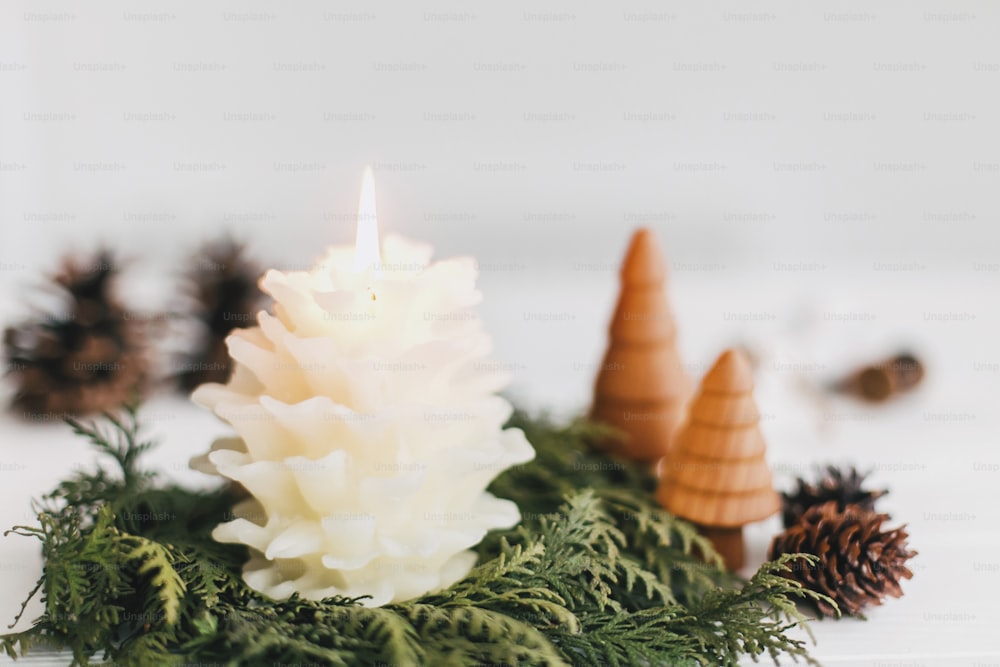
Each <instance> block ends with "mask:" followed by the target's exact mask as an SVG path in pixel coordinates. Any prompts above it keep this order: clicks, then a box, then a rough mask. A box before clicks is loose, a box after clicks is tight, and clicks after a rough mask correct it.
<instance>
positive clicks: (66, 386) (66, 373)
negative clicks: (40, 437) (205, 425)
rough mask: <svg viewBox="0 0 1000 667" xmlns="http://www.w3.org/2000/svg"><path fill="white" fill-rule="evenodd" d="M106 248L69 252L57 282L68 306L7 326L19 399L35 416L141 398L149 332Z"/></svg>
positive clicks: (73, 412)
mask: <svg viewBox="0 0 1000 667" xmlns="http://www.w3.org/2000/svg"><path fill="white" fill-rule="evenodd" d="M117 270H118V269H117V266H116V264H115V262H114V259H113V258H112V256H111V254H110V253H109V252H107V251H102V252H100V253H98V254H97V255H96V257H95V259H94V261H92V262H90V263H86V262H80V261H79V260H76V259H71V258H66V259H65V260H64V262H63V268H62V271H61V273H60V274H59V275H57V276H56V277H55V278H54V280H53V282H54V283H55V285H56V286H58V288H59V290H60V291H61V293H62V296H64V297H65V300H66V303H65V313H64V314H58V315H56V314H53V315H49V316H47V317H46V318H45V319H43V320H40V321H31V322H25V323H22V324H20V325H19V326H16V327H11V328H8V329H6V330H5V331H4V338H3V345H4V353H5V355H6V357H7V359H8V368H9V372H10V375H11V376H12V377H13V378H14V380H15V382H16V383H17V393H16V394H15V396H14V400H13V405H14V407H15V408H18V409H20V410H22V411H23V412H24V415H25V416H27V417H30V418H31V419H38V418H40V417H52V416H65V415H85V414H90V413H95V412H103V411H107V410H114V409H116V408H117V407H119V406H120V405H121V404H122V403H126V402H128V401H131V400H133V399H134V398H135V395H136V393H137V392H139V391H141V389H142V387H143V386H144V384H145V380H146V376H147V367H148V362H147V360H146V355H145V341H144V338H143V332H142V331H141V329H140V328H139V327H138V325H137V324H136V322H135V321H134V320H133V318H131V317H129V316H128V313H127V311H126V309H125V308H124V306H122V305H121V304H120V303H119V302H118V300H117V298H116V296H115V294H114V290H113V288H112V283H113V282H114V278H115V276H116V274H117Z"/></svg>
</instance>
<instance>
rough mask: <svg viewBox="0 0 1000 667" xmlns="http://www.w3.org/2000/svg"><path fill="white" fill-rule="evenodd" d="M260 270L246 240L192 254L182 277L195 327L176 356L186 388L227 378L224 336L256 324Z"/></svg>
mask: <svg viewBox="0 0 1000 667" xmlns="http://www.w3.org/2000/svg"><path fill="white" fill-rule="evenodd" d="M261 273H263V270H262V269H260V268H259V267H258V266H257V265H256V264H254V263H253V262H251V261H250V260H248V259H247V258H246V256H245V252H244V246H243V245H242V244H241V243H238V242H237V241H235V240H234V239H232V238H228V237H226V238H221V239H218V240H215V241H212V242H209V243H206V244H205V245H204V246H203V247H202V248H201V250H200V251H199V252H198V253H197V254H196V256H195V258H194V261H193V262H192V263H191V266H190V268H189V270H188V273H187V276H186V281H187V291H188V293H189V295H190V296H191V297H193V300H194V302H195V303H194V307H193V312H192V316H193V319H196V320H197V322H198V328H199V331H198V334H197V339H196V341H195V343H194V345H193V346H192V349H191V350H189V351H188V352H187V353H186V354H185V355H184V357H183V358H182V359H181V360H180V369H179V372H178V373H177V378H176V379H177V383H178V388H179V389H181V390H182V391H184V392H189V391H191V390H193V389H195V388H196V387H198V386H199V385H201V384H204V383H206V382H220V383H224V382H226V381H227V380H228V379H229V373H230V371H231V361H230V358H229V349H228V348H227V347H226V337H227V336H229V334H230V332H231V331H232V330H233V329H237V328H243V327H249V326H253V325H254V323H255V321H256V316H257V312H258V311H259V310H261V308H262V307H263V305H264V302H265V297H264V294H263V293H262V292H261V291H260V288H259V287H258V286H257V280H258V279H259V278H260V275H261Z"/></svg>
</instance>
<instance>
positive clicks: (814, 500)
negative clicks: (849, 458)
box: [781, 465, 889, 528]
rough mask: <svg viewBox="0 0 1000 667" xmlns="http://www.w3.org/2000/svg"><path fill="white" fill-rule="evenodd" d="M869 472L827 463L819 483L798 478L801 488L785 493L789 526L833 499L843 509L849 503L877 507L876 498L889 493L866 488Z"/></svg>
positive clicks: (784, 515) (783, 515)
mask: <svg viewBox="0 0 1000 667" xmlns="http://www.w3.org/2000/svg"><path fill="white" fill-rule="evenodd" d="M867 476H868V473H859V472H858V470H857V468H855V467H853V466H852V467H850V468H847V469H841V468H838V467H837V466H832V465H830V466H827V467H826V471H825V474H824V476H823V477H822V478H821V479H820V480H819V481H818V482H815V483H812V482H806V481H805V480H804V479H802V478H801V477H799V478H797V479H796V480H795V481H796V484H797V487H796V488H795V489H794V490H793V491H792V492H791V493H782V494H781V500H782V513H781V518H782V521H783V522H784V524H785V528H791V527H792V526H794V525H795V524H797V523H798V522H799V520H800V519H801V518H802V515H803V514H805V512H806V510H808V509H809V508H810V507H814V506H816V505H822V504H823V503H825V502H829V501H831V500H835V501H837V507H838V508H839V509H841V510H843V509H844V508H845V507H847V506H848V505H858V506H860V507H862V508H864V509H866V510H868V511H870V512H871V511H874V510H875V501H876V500H878V499H879V498H881V497H882V496H884V495H886V494H887V493H889V492H888V491H886V490H885V489H878V490H868V489H864V488H862V487H863V486H864V483H865V478H866V477H867Z"/></svg>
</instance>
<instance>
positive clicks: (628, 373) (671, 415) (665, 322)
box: [591, 228, 691, 461]
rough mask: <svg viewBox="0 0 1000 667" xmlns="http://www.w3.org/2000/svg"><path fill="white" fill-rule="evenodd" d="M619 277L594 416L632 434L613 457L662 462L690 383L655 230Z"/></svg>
mask: <svg viewBox="0 0 1000 667" xmlns="http://www.w3.org/2000/svg"><path fill="white" fill-rule="evenodd" d="M620 276H621V292H620V294H619V296H618V303H617V305H616V306H615V312H614V316H613V317H612V319H611V325H610V327H609V333H610V342H609V344H608V349H607V352H605V355H604V361H603V363H602V364H601V369H600V372H599V373H598V375H597V382H596V384H595V389H594V405H593V407H592V409H591V418H592V419H595V420H596V421H600V422H603V423H605V424H609V425H611V426H614V427H616V428H617V429H619V430H620V431H622V432H623V433H624V434H625V437H624V438H623V439H621V440H615V441H612V442H610V443H609V444H608V447H609V448H610V449H611V450H612V453H614V454H618V455H620V456H624V457H626V458H631V459H636V460H640V461H655V460H657V459H659V458H660V457H662V456H663V455H664V454H665V453H666V451H667V447H668V446H669V443H670V437H671V435H672V433H673V431H674V430H675V429H676V427H677V424H678V423H679V422H680V419H681V417H682V410H683V407H684V401H685V400H686V398H687V396H688V394H689V393H690V389H691V381H690V379H689V378H688V376H687V373H686V372H685V370H684V367H683V366H682V365H681V360H680V356H679V355H678V353H677V344H676V336H677V333H676V329H675V327H674V319H673V315H672V314H671V311H670V306H669V304H668V302H667V295H666V289H665V287H664V283H665V281H666V278H667V266H666V262H665V261H664V259H663V255H662V254H661V253H660V249H659V246H658V244H657V242H656V237H655V236H654V235H653V233H652V231H650V230H649V229H645V228H643V229H639V230H637V231H636V232H635V234H634V235H633V236H632V241H631V243H630V244H629V248H628V252H627V253H626V255H625V261H624V262H623V263H622V268H621V272H620Z"/></svg>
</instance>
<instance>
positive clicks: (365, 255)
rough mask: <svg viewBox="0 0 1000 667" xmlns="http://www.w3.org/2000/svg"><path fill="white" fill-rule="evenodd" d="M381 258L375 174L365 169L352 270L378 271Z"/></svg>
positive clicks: (369, 168)
mask: <svg viewBox="0 0 1000 667" xmlns="http://www.w3.org/2000/svg"><path fill="white" fill-rule="evenodd" d="M381 263H382V258H381V255H380V253H379V246H378V218H377V217H376V214H375V175H374V174H373V173H372V168H371V167H367V168H366V169H365V177H364V180H363V181H362V182H361V199H360V200H359V201H358V233H357V237H356V238H355V241H354V270H355V271H364V270H365V269H372V270H374V271H375V272H376V273H379V265H380V264H381Z"/></svg>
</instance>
